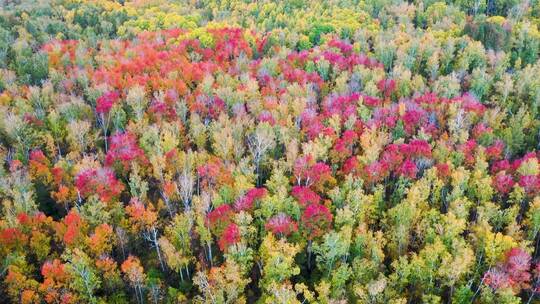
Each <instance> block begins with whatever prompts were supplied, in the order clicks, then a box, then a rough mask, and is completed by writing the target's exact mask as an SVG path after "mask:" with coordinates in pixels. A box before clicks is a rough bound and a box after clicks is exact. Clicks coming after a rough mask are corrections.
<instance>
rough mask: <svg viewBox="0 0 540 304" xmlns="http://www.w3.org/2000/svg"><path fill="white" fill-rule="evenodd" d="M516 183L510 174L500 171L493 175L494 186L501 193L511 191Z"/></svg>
mask: <svg viewBox="0 0 540 304" xmlns="http://www.w3.org/2000/svg"><path fill="white" fill-rule="evenodd" d="M514 184H515V183H514V179H513V178H512V176H511V175H510V174H505V173H504V172H500V173H499V174H497V175H495V176H494V177H493V187H495V189H496V190H497V191H498V192H499V193H500V194H503V195H504V194H507V193H508V192H510V190H512V187H514Z"/></svg>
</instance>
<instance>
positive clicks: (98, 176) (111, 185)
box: [75, 167, 124, 203]
mask: <svg viewBox="0 0 540 304" xmlns="http://www.w3.org/2000/svg"><path fill="white" fill-rule="evenodd" d="M75 186H76V187H77V190H78V191H79V194H80V196H82V197H84V198H86V197H88V196H91V195H97V196H98V197H99V199H100V200H101V201H103V202H105V203H108V202H110V201H111V200H113V199H114V198H116V197H118V196H119V195H120V193H122V191H123V190H124V184H122V182H120V181H119V180H118V179H116V176H115V175H114V172H113V170H112V169H111V168H107V167H105V168H98V169H93V168H91V169H86V170H84V171H82V172H80V173H79V174H78V175H77V177H76V178H75Z"/></svg>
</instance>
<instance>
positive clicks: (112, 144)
mask: <svg viewBox="0 0 540 304" xmlns="http://www.w3.org/2000/svg"><path fill="white" fill-rule="evenodd" d="M132 162H137V163H139V164H142V165H144V164H146V163H147V162H148V160H147V159H146V156H145V155H144V151H143V149H141V148H140V147H139V145H138V144H137V138H136V137H135V135H134V134H132V133H129V132H125V133H116V134H114V135H113V136H111V137H110V138H109V151H108V152H107V156H106V157H105V165H106V166H113V165H116V164H118V165H120V166H121V168H122V169H123V170H124V171H126V170H128V169H129V167H130V165H131V163H132Z"/></svg>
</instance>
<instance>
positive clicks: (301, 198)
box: [291, 186, 321, 208]
mask: <svg viewBox="0 0 540 304" xmlns="http://www.w3.org/2000/svg"><path fill="white" fill-rule="evenodd" d="M291 194H292V196H293V197H294V198H296V200H297V201H298V203H299V204H300V206H302V207H303V208H305V207H307V206H308V205H311V204H318V203H320V202H321V197H320V196H319V195H318V194H317V193H315V191H313V190H311V189H310V188H308V187H304V186H293V188H292V192H291Z"/></svg>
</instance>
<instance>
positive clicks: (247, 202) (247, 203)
mask: <svg viewBox="0 0 540 304" xmlns="http://www.w3.org/2000/svg"><path fill="white" fill-rule="evenodd" d="M266 194H268V190H266V188H252V189H250V190H248V191H247V192H246V194H244V195H243V196H242V197H240V198H239V199H237V200H236V201H235V202H234V210H236V211H237V212H238V211H250V210H252V209H253V207H254V204H255V202H257V201H259V200H261V199H262V198H263V197H265V196H266Z"/></svg>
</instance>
